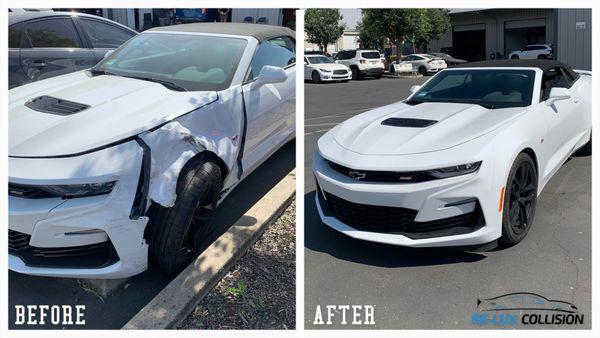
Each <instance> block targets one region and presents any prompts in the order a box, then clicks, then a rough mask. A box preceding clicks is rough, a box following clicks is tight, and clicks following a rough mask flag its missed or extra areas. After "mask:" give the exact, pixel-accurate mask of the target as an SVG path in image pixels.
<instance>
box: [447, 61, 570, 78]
mask: <svg viewBox="0 0 600 338" xmlns="http://www.w3.org/2000/svg"><path fill="white" fill-rule="evenodd" d="M486 67H488V68H492V67H523V68H539V69H541V70H542V71H544V72H545V71H547V70H548V69H552V68H556V67H562V68H564V69H565V70H566V71H567V72H569V73H570V74H571V76H573V78H574V79H576V78H577V77H578V76H579V74H577V72H575V71H573V69H571V67H569V66H567V65H565V64H564V63H561V62H558V61H556V60H538V59H535V60H490V61H477V62H467V63H461V64H458V65H455V66H452V67H449V68H486Z"/></svg>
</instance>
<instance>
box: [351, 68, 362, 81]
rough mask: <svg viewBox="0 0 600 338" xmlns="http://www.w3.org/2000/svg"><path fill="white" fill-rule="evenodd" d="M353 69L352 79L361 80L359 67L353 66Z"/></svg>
mask: <svg viewBox="0 0 600 338" xmlns="http://www.w3.org/2000/svg"><path fill="white" fill-rule="evenodd" d="M351 70H352V80H360V73H359V72H358V69H357V68H356V67H353V68H352V69H351Z"/></svg>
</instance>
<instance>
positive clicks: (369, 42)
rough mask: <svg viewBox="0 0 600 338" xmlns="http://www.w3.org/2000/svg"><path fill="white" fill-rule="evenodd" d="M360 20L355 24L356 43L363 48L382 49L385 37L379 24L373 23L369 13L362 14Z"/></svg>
mask: <svg viewBox="0 0 600 338" xmlns="http://www.w3.org/2000/svg"><path fill="white" fill-rule="evenodd" d="M362 14H363V15H362V19H361V20H360V21H359V22H358V23H357V24H356V30H357V31H358V43H359V44H360V45H361V46H362V47H363V48H383V45H384V43H385V35H384V34H383V32H382V31H381V27H380V26H379V22H377V21H375V20H374V18H373V15H370V12H364V10H363V13H362Z"/></svg>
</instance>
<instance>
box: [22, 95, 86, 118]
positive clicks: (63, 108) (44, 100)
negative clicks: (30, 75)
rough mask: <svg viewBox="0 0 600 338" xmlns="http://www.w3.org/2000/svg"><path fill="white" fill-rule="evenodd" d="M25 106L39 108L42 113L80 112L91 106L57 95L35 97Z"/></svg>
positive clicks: (62, 114) (67, 113)
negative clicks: (63, 98) (57, 96)
mask: <svg viewBox="0 0 600 338" xmlns="http://www.w3.org/2000/svg"><path fill="white" fill-rule="evenodd" d="M25 106H26V107H28V108H29V109H33V110H37V111H39V112H42V113H48V114H56V115H61V116H65V115H72V114H75V113H79V112H80V111H82V110H86V109H88V108H89V107H90V106H89V105H87V104H83V103H77V102H72V101H68V100H62V99H59V98H56V97H52V96H47V95H42V96H38V97H36V98H35V99H31V100H29V101H27V102H25Z"/></svg>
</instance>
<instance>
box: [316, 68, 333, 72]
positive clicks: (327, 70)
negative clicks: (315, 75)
mask: <svg viewBox="0 0 600 338" xmlns="http://www.w3.org/2000/svg"><path fill="white" fill-rule="evenodd" d="M319 70H320V71H322V72H324V73H331V70H329V69H321V68H319Z"/></svg>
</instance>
